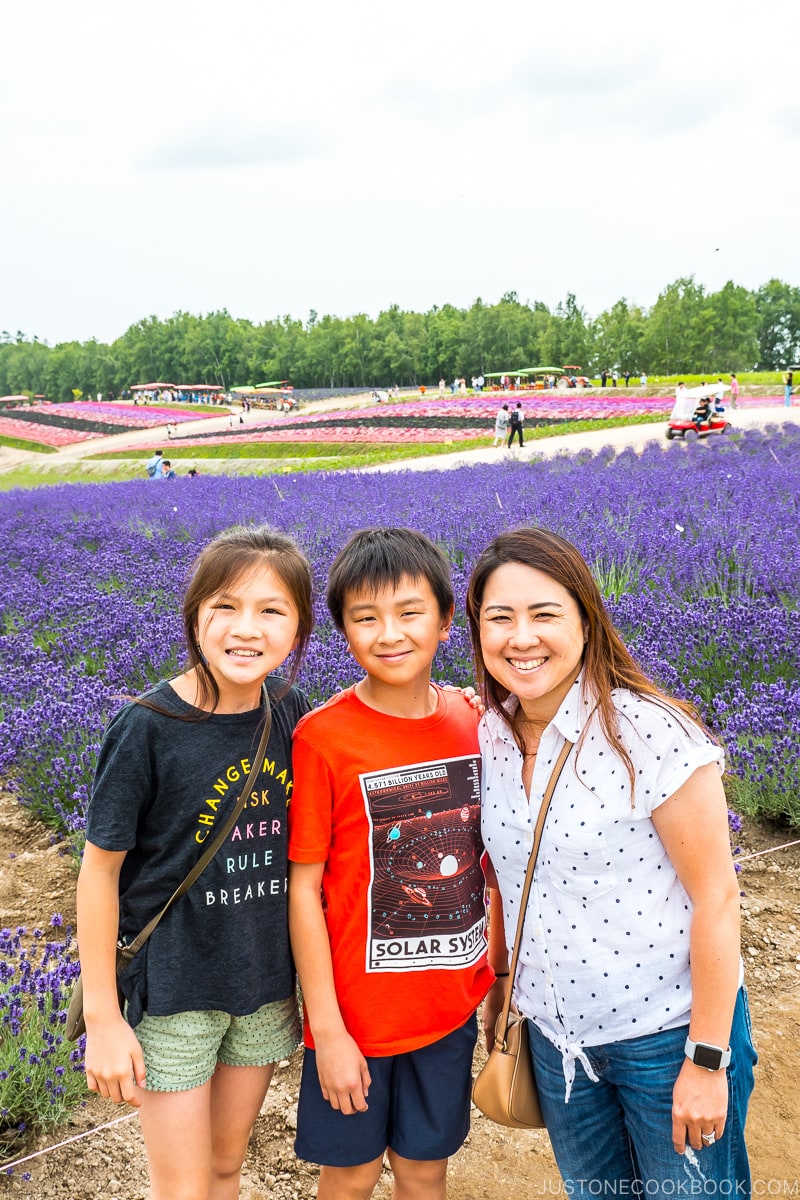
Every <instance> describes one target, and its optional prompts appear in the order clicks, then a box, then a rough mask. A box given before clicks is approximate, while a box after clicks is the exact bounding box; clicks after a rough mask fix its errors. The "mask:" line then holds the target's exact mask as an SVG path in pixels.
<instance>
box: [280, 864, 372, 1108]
mask: <svg viewBox="0 0 800 1200" xmlns="http://www.w3.org/2000/svg"><path fill="white" fill-rule="evenodd" d="M324 868H325V864H324V863H321V862H320V863H298V862H290V864H289V933H290V936H291V940H292V953H293V954H294V960H295V964H296V966H297V974H298V976H299V979H300V987H301V990H302V993H303V1006H304V1008H305V1012H306V1017H307V1019H308V1023H309V1025H310V1027H311V1032H312V1034H313V1036H314V1045H315V1050H316V1058H317V1072H318V1074H319V1082H320V1087H321V1089H322V1095H323V1096H324V1097H325V1099H326V1100H327V1101H328V1103H329V1104H330V1105H331V1107H332V1108H335V1109H338V1110H339V1111H340V1112H342V1113H343V1114H344V1115H349V1114H351V1113H354V1112H365V1111H366V1109H367V1095H368V1092H369V1086H370V1083H371V1079H370V1074H369V1068H368V1066H367V1061H366V1059H365V1058H364V1055H363V1054H362V1053H361V1051H360V1050H359V1048H358V1045H357V1044H356V1042H355V1041H354V1039H353V1038H352V1037H351V1036H350V1034H349V1033H348V1032H347V1029H346V1028H345V1025H344V1021H343V1020H342V1014H341V1011H340V1009H339V1003H338V1000H337V997H336V987H335V984H334V979H333V963H332V960H331V947H330V941H329V940H328V929H327V926H326V924H325V914H324V913H323V910H322V875H323V871H324Z"/></svg>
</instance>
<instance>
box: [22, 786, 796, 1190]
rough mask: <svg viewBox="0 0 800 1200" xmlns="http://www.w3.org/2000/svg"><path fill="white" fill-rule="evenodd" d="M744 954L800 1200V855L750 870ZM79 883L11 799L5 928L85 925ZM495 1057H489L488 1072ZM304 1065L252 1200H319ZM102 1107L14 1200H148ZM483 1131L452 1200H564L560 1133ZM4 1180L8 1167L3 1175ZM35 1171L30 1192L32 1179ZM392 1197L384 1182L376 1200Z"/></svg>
mask: <svg viewBox="0 0 800 1200" xmlns="http://www.w3.org/2000/svg"><path fill="white" fill-rule="evenodd" d="M791 837H792V835H791V834H789V833H787V831H786V830H782V829H777V828H765V827H762V826H759V825H754V824H750V825H746V826H745V828H744V830H743V831H742V833H741V835H739V837H738V839H737V840H738V842H739V844H740V845H741V846H742V853H743V854H744V855H746V854H748V853H754V852H758V851H762V850H766V849H768V848H769V847H774V846H777V845H779V844H781V843H783V842H786V841H789V840H791ZM740 882H741V886H742V912H743V918H744V919H743V933H742V949H743V953H744V958H745V963H746V971H747V983H748V989H749V992H750V1002H751V1007H752V1010H753V1024H754V1028H755V1039H756V1046H757V1049H758V1052H759V1056H760V1061H759V1065H758V1067H757V1076H756V1090H755V1093H754V1095H753V1100H752V1103H751V1108H750V1117H749V1121H748V1140H749V1145H750V1155H751V1161H752V1167H753V1176H754V1179H755V1180H757V1181H760V1182H759V1183H758V1184H757V1185H756V1191H757V1194H759V1193H760V1194H761V1195H765V1196H773V1195H775V1196H783V1195H797V1191H796V1187H797V1181H798V1178H799V1177H800V1139H798V1137H797V1133H798V1130H800V1088H798V1086H797V1081H798V1079H800V846H794V847H791V848H790V849H786V850H777V851H774V852H772V853H768V854H764V855H762V856H760V857H758V858H753V859H750V860H747V861H745V862H743V864H742V869H741V874H740ZM74 896H75V875H74V869H73V867H72V866H71V863H70V860H69V858H68V857H67V856H66V855H64V854H63V853H61V852H60V848H59V847H58V846H54V845H52V844H51V837H50V834H49V833H48V832H47V831H46V830H45V829H44V828H43V827H42V826H41V825H40V824H38V823H37V822H34V821H32V820H31V819H30V818H29V817H28V816H27V814H26V813H25V812H24V811H23V810H22V809H21V808H20V807H19V805H18V804H16V802H15V801H13V800H12V799H11V798H10V797H9V796H7V795H0V926H9V927H11V928H14V927H16V926H18V925H24V926H26V927H27V928H33V927H34V926H35V925H37V924H38V925H39V926H41V927H42V928H47V927H48V925H49V921H50V916H51V915H52V913H54V912H61V913H63V915H64V918H65V920H66V921H68V922H72V923H74V916H75V908H74V903H75V901H74ZM481 1060H482V1051H479V1052H478V1054H477V1055H476V1065H478V1064H479V1062H480V1061H481ZM299 1064H300V1054H299V1053H298V1054H296V1055H295V1056H294V1058H293V1059H292V1060H291V1061H290V1062H288V1063H286V1064H283V1065H282V1066H281V1068H280V1069H279V1070H278V1071H277V1072H276V1077H275V1082H274V1083H273V1086H272V1087H271V1089H270V1091H269V1094H268V1096H267V1100H266V1102H265V1105H264V1108H263V1110H262V1113H261V1116H260V1117H259V1118H258V1121H257V1122H256V1125H255V1129H254V1131H253V1136H252V1140H251V1145H250V1152H249V1154H248V1159H247V1163H246V1165H245V1170H244V1174H243V1179H242V1188H241V1196H242V1198H243V1200H294V1198H296V1197H311V1196H314V1195H315V1193H316V1179H317V1175H316V1170H315V1169H314V1168H313V1167H310V1166H308V1165H307V1164H304V1163H300V1162H298V1161H297V1160H296V1159H295V1157H294V1154H293V1150H292V1139H293V1127H294V1122H295V1114H296V1106H297V1091H298V1082H299ZM129 1111H130V1110H120V1109H118V1108H116V1107H115V1106H113V1105H111V1104H109V1103H107V1102H105V1101H101V1100H99V1099H98V1098H96V1097H92V1098H91V1099H90V1100H88V1102H87V1103H86V1106H85V1107H84V1108H83V1109H79V1110H78V1111H77V1112H76V1113H75V1114H74V1116H73V1117H72V1119H71V1120H70V1121H69V1123H68V1124H67V1125H65V1126H63V1127H62V1128H60V1129H58V1130H55V1131H52V1132H51V1133H49V1134H47V1135H44V1136H39V1137H35V1138H32V1139H31V1140H29V1141H28V1143H27V1144H25V1145H24V1146H20V1145H19V1144H18V1145H17V1146H15V1147H14V1150H15V1153H16V1154H17V1155H21V1154H23V1153H33V1152H36V1151H39V1150H43V1149H45V1148H46V1147H49V1146H54V1145H56V1144H57V1143H59V1142H62V1141H64V1140H66V1139H67V1138H70V1137H74V1136H75V1135H76V1134H79V1133H83V1132H86V1131H89V1130H97V1132H94V1133H92V1134H91V1135H90V1136H88V1137H85V1138H84V1139H83V1140H81V1141H78V1142H73V1143H71V1144H70V1145H67V1146H65V1147H63V1148H62V1149H57V1150H53V1151H51V1152H50V1153H47V1154H44V1155H42V1156H41V1157H37V1158H35V1159H33V1160H32V1161H31V1162H27V1163H25V1165H24V1166H22V1167H20V1168H19V1169H18V1170H17V1171H16V1172H15V1174H14V1176H13V1177H11V1178H6V1177H4V1176H2V1175H0V1197H3V1196H8V1197H22V1196H25V1197H28V1198H29V1200H112V1198H113V1200H145V1198H146V1197H147V1171H146V1164H145V1158H144V1150H143V1146H142V1139H141V1134H140V1131H139V1123H138V1119H137V1117H136V1115H135V1114H132V1115H131V1116H130V1117H129V1119H125V1120H123V1121H121V1122H120V1123H118V1124H116V1125H113V1126H111V1127H109V1128H107V1129H98V1127H99V1126H102V1125H103V1124H104V1123H106V1122H109V1121H113V1120H115V1119H116V1118H119V1117H120V1116H123V1117H125V1116H126V1115H127V1114H128V1113H129ZM473 1115H474V1120H473V1124H472V1131H471V1133H470V1135H469V1138H468V1140H467V1143H466V1145H465V1146H464V1148H463V1150H461V1152H460V1153H459V1154H458V1155H457V1156H456V1157H455V1158H454V1159H453V1161H452V1164H451V1167H450V1182H449V1192H448V1194H449V1196H450V1200H489V1198H490V1197H496V1196H501V1195H512V1194H516V1195H518V1196H520V1197H527V1196H537V1195H539V1196H546V1195H555V1194H558V1192H559V1190H560V1184H559V1175H558V1172H557V1170H556V1167H555V1163H554V1161H553V1157H552V1154H551V1151H550V1145H549V1142H548V1139H547V1134H546V1133H544V1132H539V1131H535V1132H523V1131H516V1130H506V1129H502V1128H500V1127H499V1126H497V1125H493V1124H491V1122H489V1121H487V1120H486V1119H485V1118H483V1117H481V1116H480V1115H479V1114H477V1113H474V1114H473ZM0 1170H2V1167H1V1166H0ZM22 1171H29V1172H30V1173H31V1179H30V1181H24V1180H22V1178H21V1172H22ZM390 1195H391V1176H390V1174H389V1172H388V1171H385V1172H384V1175H383V1178H382V1180H381V1182H380V1184H379V1186H378V1189H377V1191H376V1196H377V1197H378V1198H379V1200H387V1198H388V1197H389V1196H390Z"/></svg>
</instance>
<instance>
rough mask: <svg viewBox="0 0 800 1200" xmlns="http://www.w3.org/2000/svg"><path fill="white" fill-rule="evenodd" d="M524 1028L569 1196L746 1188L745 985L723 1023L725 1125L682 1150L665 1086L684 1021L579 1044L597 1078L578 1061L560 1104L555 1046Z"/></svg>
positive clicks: (725, 1192)
mask: <svg viewBox="0 0 800 1200" xmlns="http://www.w3.org/2000/svg"><path fill="white" fill-rule="evenodd" d="M528 1030H529V1033H530V1046H531V1057H532V1058H533V1063H534V1069H535V1072H536V1082H537V1084H538V1087H539V1100H540V1103H541V1106H542V1115H543V1116H544V1119H545V1121H546V1123H547V1131H548V1133H549V1134H550V1141H551V1142H552V1145H553V1153H554V1154H555V1157H556V1162H557V1163H558V1169H559V1171H560V1172H561V1175H562V1178H563V1179H564V1185H565V1186H564V1190H565V1193H566V1194H567V1195H568V1196H578V1197H580V1196H585V1197H600V1198H601V1200H603V1198H606V1200H611V1198H612V1197H617V1196H621V1195H624V1196H630V1197H639V1196H640V1197H642V1198H643V1200H647V1197H651V1196H654V1197H658V1196H671V1197H673V1198H674V1197H681V1196H689V1197H691V1196H701V1197H703V1198H705V1197H707V1196H715V1195H716V1196H719V1197H722V1196H728V1197H731V1198H732V1200H737V1198H738V1197H748V1196H749V1195H750V1191H751V1188H750V1166H749V1163H748V1160H747V1150H746V1148H745V1144H744V1124H745V1117H746V1116H747V1102H748V1100H749V1099H750V1093H751V1092H752V1090H753V1066H754V1065H755V1062H756V1053H755V1050H754V1049H753V1043H752V1038H751V1029H750V1012H749V1009H748V1007H747V996H746V994H745V991H744V988H742V989H741V991H740V992H739V995H738V997H737V1000H736V1008H735V1011H734V1017H733V1028H732V1029H731V1043H730V1044H731V1051H732V1054H731V1063H730V1066H729V1067H728V1116H727V1123H726V1125H725V1132H724V1134H723V1136H722V1137H721V1138H720V1140H719V1141H718V1142H715V1144H714V1145H713V1146H706V1147H704V1148H703V1149H702V1150H697V1151H695V1150H692V1149H691V1148H690V1147H687V1151H686V1154H684V1155H679V1154H676V1152H675V1150H674V1149H673V1146H672V1089H673V1087H674V1084H675V1080H676V1079H677V1077H678V1072H679V1071H680V1069H681V1065H682V1064H683V1058H684V1053H683V1046H684V1042H685V1041H686V1034H687V1032H688V1026H686V1025H683V1026H681V1027H680V1028H678V1029H669V1030H667V1031H666V1032H663V1033H653V1034H649V1035H647V1036H645V1037H640V1038H632V1039H631V1040H630V1041H624V1042H614V1043H611V1044H610V1045H607V1046H589V1047H584V1050H585V1053H586V1057H587V1058H588V1059H589V1061H590V1063H591V1064H592V1068H593V1070H594V1072H595V1074H596V1075H597V1076H598V1079H599V1082H598V1083H593V1082H592V1081H591V1080H590V1079H589V1077H588V1076H587V1075H586V1073H585V1071H584V1070H583V1067H582V1066H581V1065H580V1063H577V1064H576V1071H575V1082H574V1084H573V1087H572V1094H571V1096H570V1099H569V1104H565V1103H564V1086H565V1085H564V1071H563V1067H562V1060H561V1054H560V1053H559V1051H558V1050H556V1049H555V1047H554V1046H553V1044H552V1043H551V1042H549V1041H548V1040H547V1038H546V1037H545V1036H544V1034H543V1033H541V1032H540V1031H539V1030H538V1029H537V1028H536V1026H535V1025H534V1024H533V1023H532V1022H528Z"/></svg>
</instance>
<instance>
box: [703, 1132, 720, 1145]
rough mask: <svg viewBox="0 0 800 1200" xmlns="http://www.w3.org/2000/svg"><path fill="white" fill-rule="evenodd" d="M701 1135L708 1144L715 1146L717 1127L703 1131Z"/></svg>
mask: <svg viewBox="0 0 800 1200" xmlns="http://www.w3.org/2000/svg"><path fill="white" fill-rule="evenodd" d="M700 1137H701V1138H702V1139H703V1141H704V1143H705V1144H706V1146H713V1145H714V1142H715V1141H716V1140H717V1133H716V1130H715V1129H712V1130H711V1132H710V1133H701V1134H700Z"/></svg>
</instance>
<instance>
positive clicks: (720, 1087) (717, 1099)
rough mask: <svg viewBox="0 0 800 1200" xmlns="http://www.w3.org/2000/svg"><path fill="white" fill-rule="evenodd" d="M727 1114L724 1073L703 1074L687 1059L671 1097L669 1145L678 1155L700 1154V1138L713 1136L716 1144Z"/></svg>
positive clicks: (702, 1142) (701, 1143)
mask: <svg viewBox="0 0 800 1200" xmlns="http://www.w3.org/2000/svg"><path fill="white" fill-rule="evenodd" d="M727 1113H728V1080H727V1076H726V1074H725V1072H724V1071H707V1070H706V1069H705V1067H697V1066H695V1064H694V1063H693V1062H690V1061H689V1059H688V1058H687V1059H686V1061H685V1062H684V1064H683V1066H682V1067H681V1070H680V1074H679V1075H678V1078H677V1080H676V1081H675V1087H674V1089H673V1093H672V1144H673V1146H674V1147H675V1150H676V1151H677V1153H678V1154H683V1153H684V1152H685V1150H686V1143H687V1142H688V1143H689V1145H690V1146H691V1147H692V1149H693V1150H702V1149H703V1147H704V1146H705V1145H707V1144H708V1143H706V1142H704V1141H703V1138H702V1134H704V1133H705V1134H706V1135H708V1134H710V1133H714V1135H715V1140H716V1141H719V1139H720V1138H721V1137H722V1135H723V1133H724V1132H725V1119H726V1117H727Z"/></svg>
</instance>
